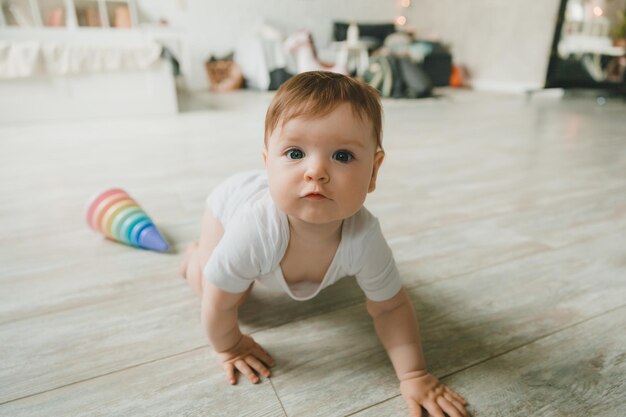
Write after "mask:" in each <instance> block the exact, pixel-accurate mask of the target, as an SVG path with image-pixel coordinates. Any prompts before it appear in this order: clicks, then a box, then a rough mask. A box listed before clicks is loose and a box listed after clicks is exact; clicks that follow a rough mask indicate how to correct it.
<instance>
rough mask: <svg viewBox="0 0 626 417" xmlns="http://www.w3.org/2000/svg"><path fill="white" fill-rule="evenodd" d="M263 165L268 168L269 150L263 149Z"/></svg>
mask: <svg viewBox="0 0 626 417" xmlns="http://www.w3.org/2000/svg"><path fill="white" fill-rule="evenodd" d="M263 165H265V167H266V168H267V148H265V149H263Z"/></svg>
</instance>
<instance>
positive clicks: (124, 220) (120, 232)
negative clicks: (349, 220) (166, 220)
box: [87, 188, 169, 252]
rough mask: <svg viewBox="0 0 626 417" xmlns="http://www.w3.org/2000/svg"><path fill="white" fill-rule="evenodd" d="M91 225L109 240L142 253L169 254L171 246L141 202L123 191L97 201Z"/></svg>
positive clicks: (90, 211) (89, 218)
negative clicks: (146, 251)
mask: <svg viewBox="0 0 626 417" xmlns="http://www.w3.org/2000/svg"><path fill="white" fill-rule="evenodd" d="M87 223H88V224H89V226H91V228H92V229H94V230H95V231H97V232H100V233H102V234H103V235H104V236H106V237H107V238H109V239H112V240H115V241H118V242H121V243H125V244H127V245H130V246H135V247H138V248H142V249H148V250H155V251H159V252H167V251H168V250H169V245H168V243H167V241H166V240H165V239H164V238H163V236H161V233H159V230H158V229H157V228H156V226H155V225H154V223H152V220H151V219H150V217H148V215H147V214H146V213H145V212H144V211H143V209H142V208H141V207H140V206H139V204H137V202H136V201H135V200H134V199H133V198H132V197H131V196H129V195H128V194H127V193H126V191H124V190H120V189H119V188H112V189H110V190H106V191H104V192H102V193H100V194H98V195H96V196H95V197H93V198H92V199H91V200H90V201H89V204H88V208H87Z"/></svg>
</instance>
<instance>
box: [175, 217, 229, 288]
mask: <svg viewBox="0 0 626 417" xmlns="http://www.w3.org/2000/svg"><path fill="white" fill-rule="evenodd" d="M222 236H224V227H223V226H222V223H220V221H219V220H218V219H217V218H216V217H215V216H214V215H213V213H212V212H211V210H210V209H206V210H205V212H204V216H203V217H202V226H201V229H200V241H199V242H192V243H191V244H190V245H189V246H188V247H187V250H186V252H185V255H184V257H183V261H182V263H181V265H180V268H179V270H178V272H179V274H180V275H182V276H183V278H185V279H186V280H187V282H188V283H189V286H190V287H191V289H192V290H193V291H194V292H195V293H196V294H197V295H198V296H199V297H200V296H202V283H203V279H202V269H203V268H204V265H206V263H207V261H208V260H209V258H210V257H211V253H213V249H215V247H216V246H217V244H218V243H219V242H220V240H221V239H222Z"/></svg>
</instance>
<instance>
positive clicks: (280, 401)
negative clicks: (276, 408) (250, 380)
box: [268, 378, 289, 417]
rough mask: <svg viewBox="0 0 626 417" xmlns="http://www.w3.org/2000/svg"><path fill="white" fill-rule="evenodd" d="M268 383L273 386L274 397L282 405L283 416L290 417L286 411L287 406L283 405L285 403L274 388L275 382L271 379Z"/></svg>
mask: <svg viewBox="0 0 626 417" xmlns="http://www.w3.org/2000/svg"><path fill="white" fill-rule="evenodd" d="M268 381H269V382H270V385H271V386H272V390H273V391H274V395H275V396H276V399H277V400H278V404H280V408H281V409H282V410H283V414H284V415H285V417H289V416H288V414H287V410H285V406H284V405H283V402H282V400H281V399H280V396H279V395H278V391H276V387H275V386H274V382H273V381H272V379H271V378H269V379H268Z"/></svg>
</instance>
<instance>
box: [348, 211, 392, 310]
mask: <svg viewBox="0 0 626 417" xmlns="http://www.w3.org/2000/svg"><path fill="white" fill-rule="evenodd" d="M357 246H361V247H360V248H358V249H360V250H359V252H357V253H358V254H359V255H358V257H356V259H358V260H359V261H358V262H359V265H358V267H357V273H356V274H355V275H356V280H357V283H358V284H359V287H361V289H362V290H363V292H364V293H365V295H366V296H367V298H368V299H370V300H372V301H385V300H388V299H390V298H391V297H393V296H394V295H396V294H397V293H398V291H400V289H401V288H402V281H401V280H400V273H399V272H398V268H397V267H396V262H395V260H394V259H393V254H392V253H391V248H389V245H388V244H387V241H386V240H385V237H384V236H383V233H382V231H381V230H380V225H379V224H378V222H376V224H375V225H372V227H371V229H370V230H369V231H368V233H367V235H366V236H365V238H364V239H363V241H362V245H357Z"/></svg>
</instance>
